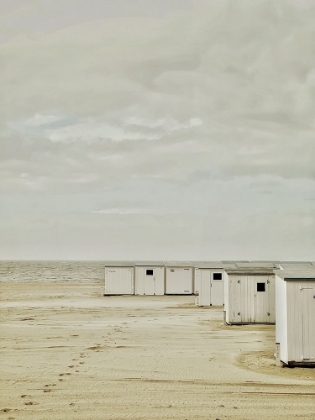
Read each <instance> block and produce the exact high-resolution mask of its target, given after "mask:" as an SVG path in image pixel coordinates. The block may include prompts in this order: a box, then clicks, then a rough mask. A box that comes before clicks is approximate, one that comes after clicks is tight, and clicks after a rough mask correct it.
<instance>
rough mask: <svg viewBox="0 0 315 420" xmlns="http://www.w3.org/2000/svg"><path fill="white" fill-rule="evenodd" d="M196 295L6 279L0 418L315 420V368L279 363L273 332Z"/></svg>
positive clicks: (4, 285)
mask: <svg viewBox="0 0 315 420" xmlns="http://www.w3.org/2000/svg"><path fill="white" fill-rule="evenodd" d="M194 299H195V298H194V296H160V297H150V296H125V297H122V296H116V297H104V296H103V288H102V287H101V286H100V284H99V283H96V282H95V283H92V284H88V285H86V284H84V283H80V284H74V283H58V282H56V283H43V284H41V283H31V282H25V283H9V282H7V283H2V284H1V303H0V310H1V354H0V364H1V397H0V398H1V401H0V419H1V418H3V419H11V420H13V419H32V420H34V419H35V420H36V419H38V420H39V419H40V420H44V419H84V420H86V419H181V420H185V419H187V420H188V419H251V420H252V419H273V420H276V419H315V369H303V368H295V369H288V368H279V367H276V366H275V360H274V356H273V354H274V351H275V344H274V343H275V327H274V326H264V325H262V326H257V325H252V326H232V327H231V326H230V327H228V326H224V325H223V322H222V319H223V316H222V308H199V307H196V306H195V305H194Z"/></svg>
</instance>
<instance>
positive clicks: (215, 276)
mask: <svg viewBox="0 0 315 420" xmlns="http://www.w3.org/2000/svg"><path fill="white" fill-rule="evenodd" d="M212 278H213V280H222V273H213V275H212Z"/></svg>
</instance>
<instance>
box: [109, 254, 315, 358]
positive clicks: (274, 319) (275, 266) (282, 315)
mask: <svg viewBox="0 0 315 420" xmlns="http://www.w3.org/2000/svg"><path fill="white" fill-rule="evenodd" d="M109 295H149V296H154V295H156V296H161V295H196V298H195V301H196V304H197V305H199V306H222V307H223V311H224V312H223V313H224V320H225V323H226V324H230V325H233V324H252V323H253V324H254V323H260V324H276V349H277V351H276V359H277V363H278V364H279V365H280V364H285V365H288V366H296V365H303V366H315V263H314V262H298V261H217V262H199V261H194V262H192V261H189V262H187V261H186V262H175V261H160V262H157V261H151V262H148V261H144V262H130V261H127V262H117V261H112V262H107V263H106V264H105V289H104V296H109Z"/></svg>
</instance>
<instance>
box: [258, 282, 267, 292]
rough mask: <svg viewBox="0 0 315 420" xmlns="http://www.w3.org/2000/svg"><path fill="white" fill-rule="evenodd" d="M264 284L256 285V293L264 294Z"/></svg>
mask: <svg viewBox="0 0 315 420" xmlns="http://www.w3.org/2000/svg"><path fill="white" fill-rule="evenodd" d="M265 291H266V283H257V292H265Z"/></svg>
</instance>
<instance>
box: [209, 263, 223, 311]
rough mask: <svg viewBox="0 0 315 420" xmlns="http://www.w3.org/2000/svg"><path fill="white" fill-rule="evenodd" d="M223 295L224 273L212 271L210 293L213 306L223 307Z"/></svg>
mask: <svg viewBox="0 0 315 420" xmlns="http://www.w3.org/2000/svg"><path fill="white" fill-rule="evenodd" d="M223 294H224V293H223V273H219V272H218V273H216V272H215V271H212V273H211V291H210V301H211V305H213V306H222V305H223V300H224V298H223Z"/></svg>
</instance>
